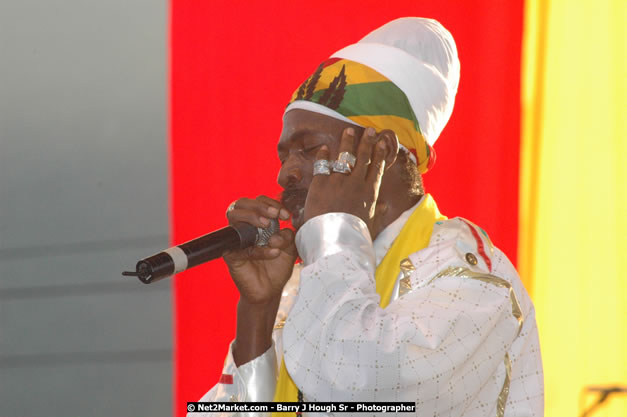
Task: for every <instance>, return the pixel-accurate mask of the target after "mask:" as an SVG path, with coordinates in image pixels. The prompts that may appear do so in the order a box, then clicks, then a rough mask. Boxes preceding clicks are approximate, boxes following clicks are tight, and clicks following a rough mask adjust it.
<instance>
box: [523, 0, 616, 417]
mask: <svg viewBox="0 0 627 417" xmlns="http://www.w3.org/2000/svg"><path fill="white" fill-rule="evenodd" d="M525 9H526V10H525V33H524V51H523V73H522V75H523V88H522V108H523V123H522V128H523V138H522V150H521V182H520V184H521V188H520V214H521V218H520V230H519V238H520V242H519V248H520V252H519V262H518V265H519V269H520V272H521V276H522V278H523V280H524V282H525V284H526V285H527V288H529V289H530V290H531V291H530V292H531V295H532V298H533V299H534V302H535V306H536V311H537V321H538V327H539V331H540V345H541V349H542V356H543V362H544V374H545V398H546V416H547V417H561V416H577V415H581V413H582V412H583V411H584V409H585V408H587V407H588V406H590V405H591V403H592V401H593V400H594V399H595V396H594V395H587V394H586V395H582V393H585V392H586V391H585V388H586V387H587V386H590V385H613V384H621V385H627V360H626V359H625V355H626V354H627V331H626V329H627V272H626V271H627V256H626V255H625V253H626V252H627V221H626V217H627V210H626V208H627V204H626V203H627V185H626V184H627V162H626V161H627V130H626V129H625V116H626V115H625V111H626V110H627V87H626V80H627V72H626V68H625V57H626V56H627V54H626V50H625V22H626V21H627V2H625V1H624V0H614V1H596V0H578V1H576V2H573V1H565V0H562V1H555V0H528V1H526V2H525ZM591 415H592V416H595V417H596V416H598V417H601V416H627V395H625V394H622V395H620V394H617V395H614V396H612V397H610V399H609V400H608V401H607V402H606V403H604V405H602V406H601V407H599V408H598V409H597V410H595V412H594V413H593V414H591Z"/></svg>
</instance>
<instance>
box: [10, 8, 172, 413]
mask: <svg viewBox="0 0 627 417" xmlns="http://www.w3.org/2000/svg"><path fill="white" fill-rule="evenodd" d="M166 16H167V2H165V1H154V0H107V1H94V0H52V1H43V0H39V1H34V0H0V416H2V417H12V416H63V417H70V416H149V415H150V416H166V415H171V414H172V393H171V392H172V339H173V336H172V317H171V315H172V301H171V292H170V285H171V284H170V282H167V281H166V282H163V281H162V282H159V283H156V284H152V285H150V286H146V285H143V284H141V283H140V282H139V281H138V280H136V279H132V278H126V279H125V278H123V277H122V276H121V275H120V273H121V271H122V270H123V269H125V268H130V267H134V264H135V262H136V261H137V260H138V259H139V258H142V257H145V256H147V255H150V254H152V253H154V252H156V251H158V250H159V249H162V248H165V247H166V246H167V245H168V231H169V224H168V221H169V220H168V211H167V209H168V192H167V190H168V183H167V181H168V172H167V156H166V143H167V142H166V109H167V104H166V94H167V92H166V86H167V78H166V68H167V56H166V41H167V31H166V29H167V17H166Z"/></svg>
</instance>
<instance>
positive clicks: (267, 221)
mask: <svg viewBox="0 0 627 417" xmlns="http://www.w3.org/2000/svg"><path fill="white" fill-rule="evenodd" d="M259 222H260V223H261V224H263V225H264V226H268V225H269V224H270V220H269V219H268V218H266V217H259Z"/></svg>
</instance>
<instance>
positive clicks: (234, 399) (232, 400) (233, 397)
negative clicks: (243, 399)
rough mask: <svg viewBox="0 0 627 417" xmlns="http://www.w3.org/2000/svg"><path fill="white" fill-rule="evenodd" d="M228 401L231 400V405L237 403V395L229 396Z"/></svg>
mask: <svg viewBox="0 0 627 417" xmlns="http://www.w3.org/2000/svg"><path fill="white" fill-rule="evenodd" d="M230 400H231V402H232V403H234V402H236V401H237V395H231V398H230Z"/></svg>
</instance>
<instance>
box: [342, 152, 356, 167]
mask: <svg viewBox="0 0 627 417" xmlns="http://www.w3.org/2000/svg"><path fill="white" fill-rule="evenodd" d="M337 161H338V162H346V163H347V164H348V166H349V167H351V169H352V168H355V162H357V158H356V157H355V155H353V154H352V153H350V152H340V154H339V155H338V157H337Z"/></svg>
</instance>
